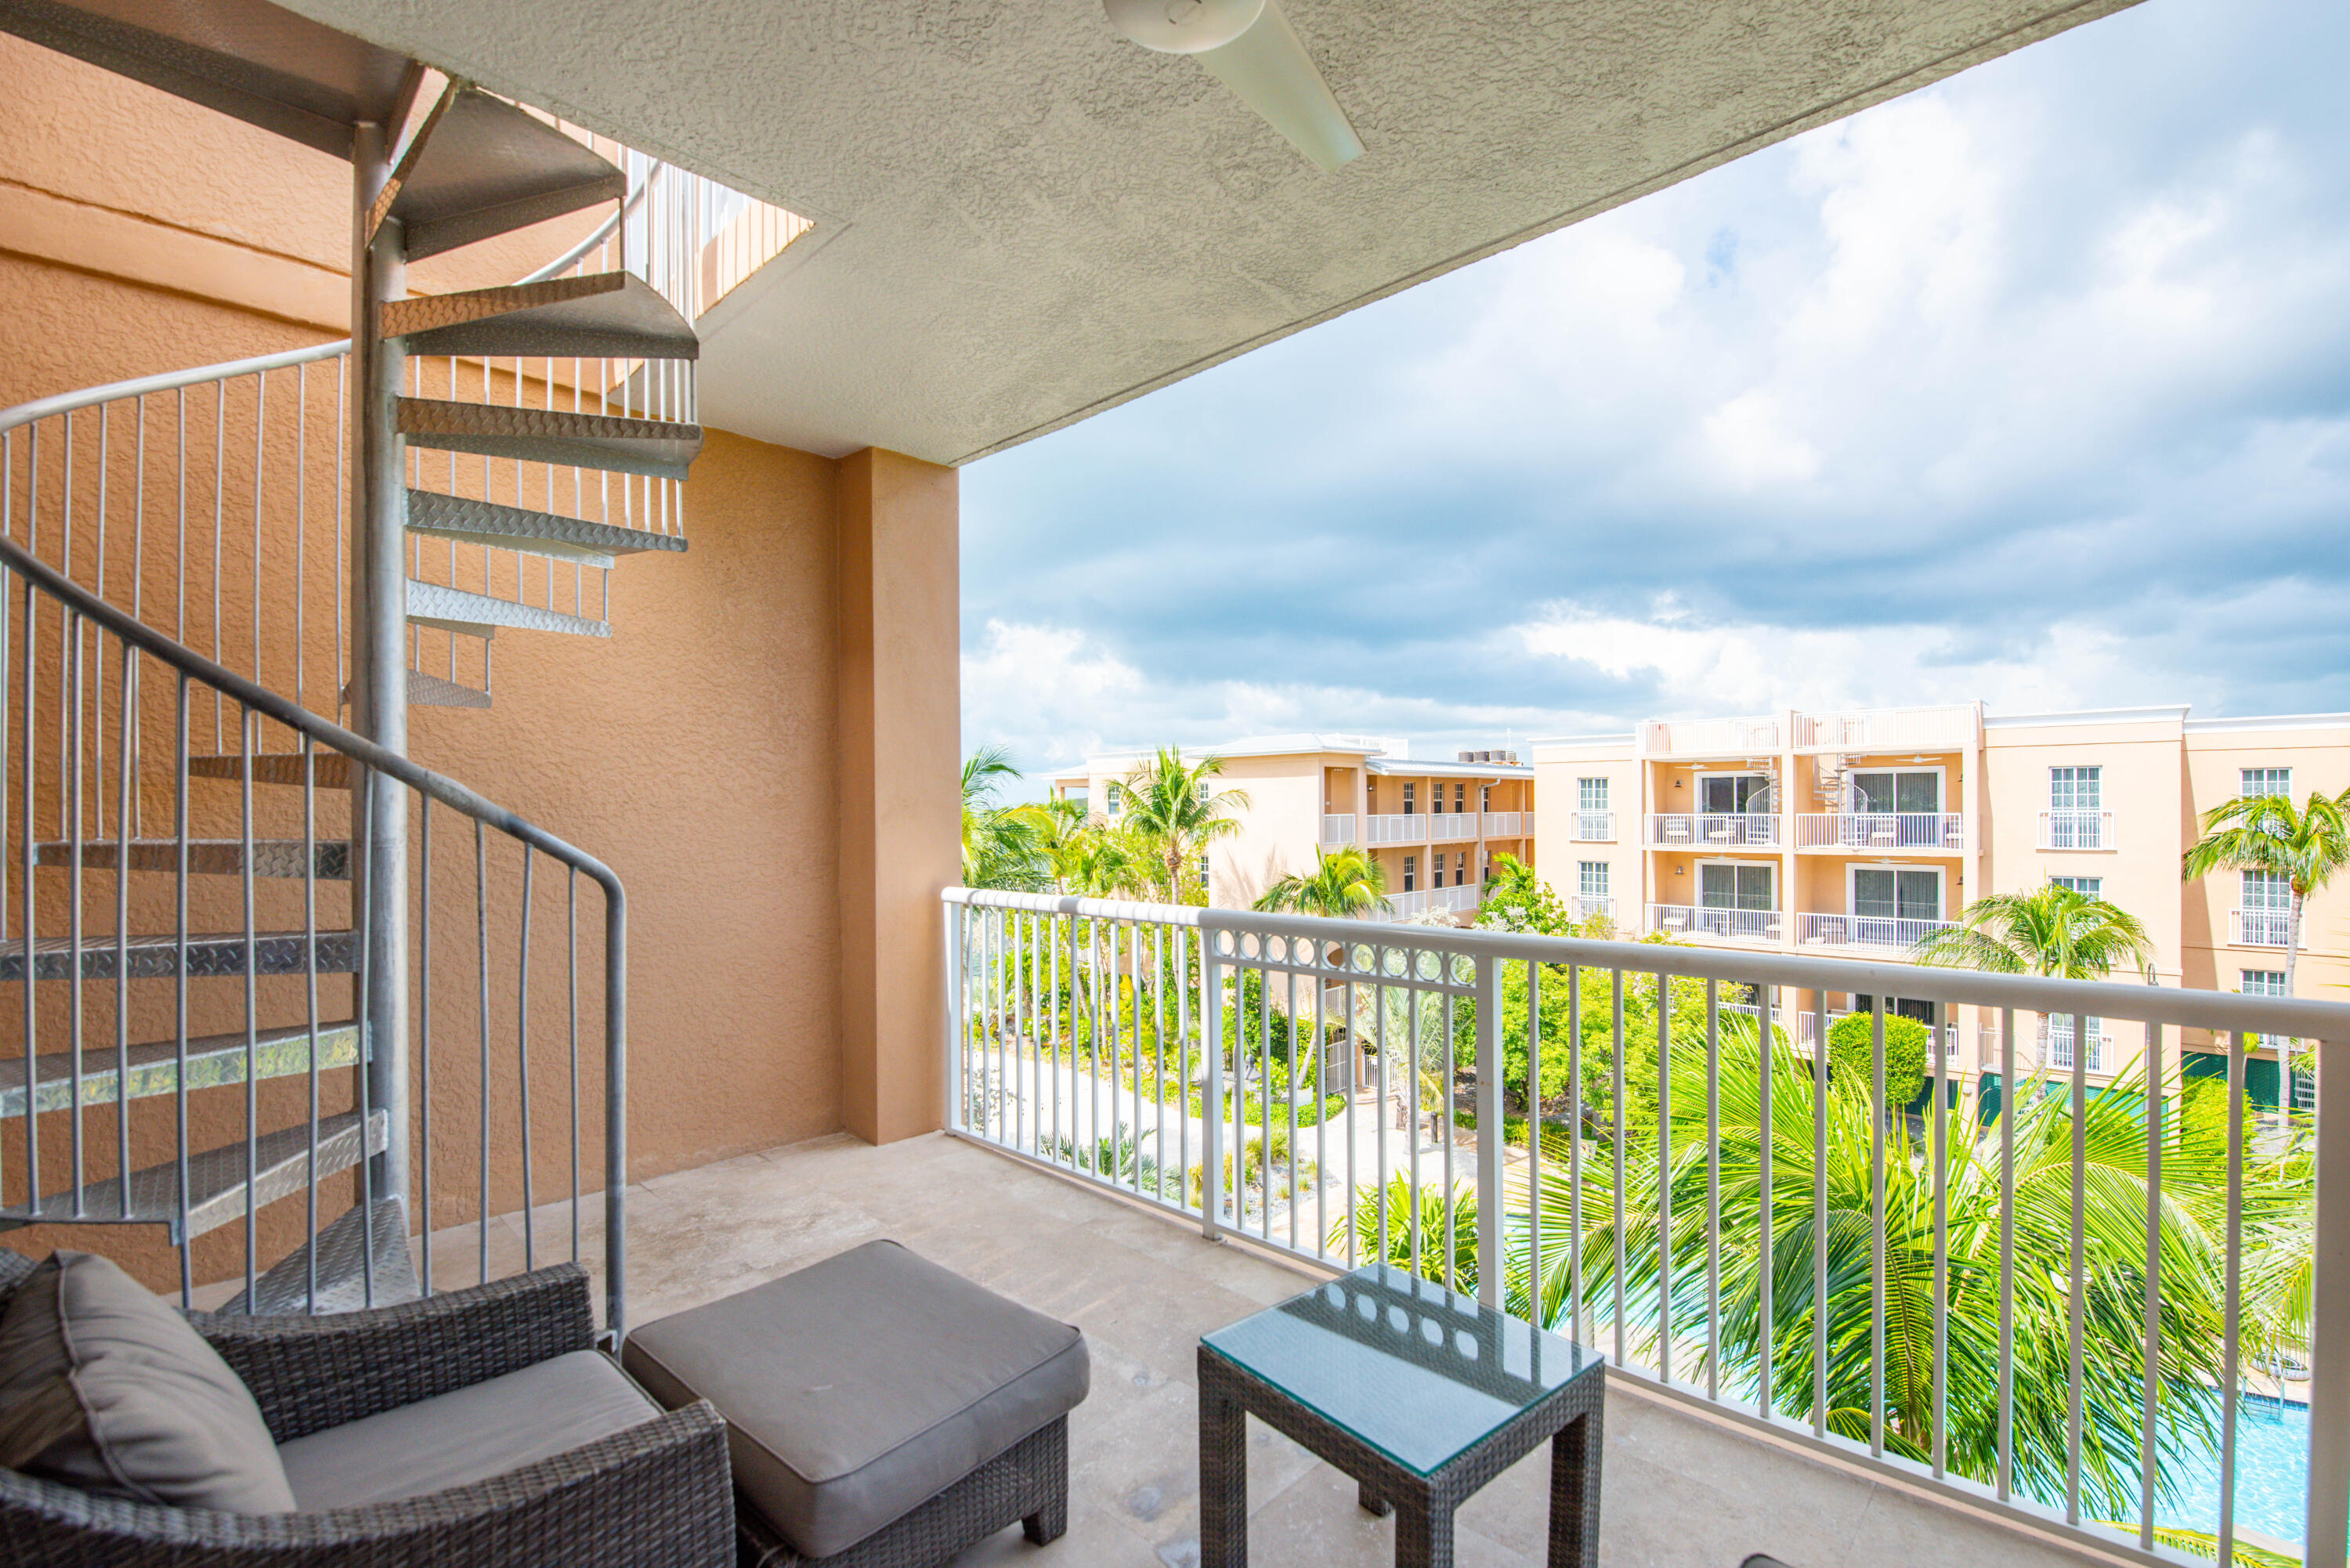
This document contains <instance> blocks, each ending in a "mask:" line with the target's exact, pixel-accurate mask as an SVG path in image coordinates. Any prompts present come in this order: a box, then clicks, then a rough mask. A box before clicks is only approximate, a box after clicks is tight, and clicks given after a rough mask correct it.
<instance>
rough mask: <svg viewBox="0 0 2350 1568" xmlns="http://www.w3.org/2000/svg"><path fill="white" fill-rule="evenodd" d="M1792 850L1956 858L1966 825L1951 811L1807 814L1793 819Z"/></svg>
mask: <svg viewBox="0 0 2350 1568" xmlns="http://www.w3.org/2000/svg"><path fill="white" fill-rule="evenodd" d="M1795 847H1796V848H1798V849H1809V850H1835V851H1842V852H1846V853H1849V854H1857V855H1881V854H1900V853H1903V852H1905V851H1907V852H1909V853H1913V854H1914V853H1924V854H1931V855H1957V854H1960V853H1962V852H1963V851H1964V850H1965V848H1966V822H1965V819H1964V818H1963V817H1961V816H1960V815H1959V814H1958V813H1957V812H1954V811H1939V812H1909V811H1903V812H1883V811H1872V812H1819V811H1807V812H1804V814H1803V815H1800V816H1798V817H1796V818H1795Z"/></svg>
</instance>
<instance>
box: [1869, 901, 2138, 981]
mask: <svg viewBox="0 0 2350 1568" xmlns="http://www.w3.org/2000/svg"><path fill="white" fill-rule="evenodd" d="M1909 956H1910V958H1911V960H1912V961H1914V962H1917V963H1921V964H1931V965H1934V966H1936V967H1938V968H1941V969H1980V970H1988V971H1991V972H1992V973H1995V974H2044V975H2053V976H2054V977H2056V978H2058V979H2062V980H2102V979H2104V978H2105V977H2106V976H2107V975H2109V974H2111V973H2112V972H2113V971H2115V970H2116V969H2117V968H2121V967H2123V966H2125V965H2126V966H2128V967H2129V968H2131V969H2136V968H2137V967H2138V966H2139V965H2141V964H2144V963H2147V961H2150V960H2152V958H2153V957H2154V942H2153V940H2152V939H2150V938H2148V937H2147V934H2146V928H2145V927H2144V926H2143V925H2140V924H2139V923H2138V920H2137V917H2136V916H2134V915H2131V914H2129V913H2128V912H2127V911H2126V910H2124V909H2119V908H2118V907H2116V906H2115V905H2112V904H2108V903H2106V901H2105V900H2104V899H2103V898H2090V897H2089V896H2088V895H2087V894H2085V893H2076V892H2074V890H2073V889H2072V888H2066V887H2064V886H2062V885H2060V884H2058V883H2055V882H2051V883H2049V884H2047V885H2046V886H2045V887H2042V888H2033V890H2032V891H2031V892H2029V893H1993V894H1991V896H1990V897H1989V898H1978V899H1976V900H1975V901H1974V902H1973V903H1971V904H1969V905H1968V906H1967V907H1966V908H1965V909H1961V910H1960V911H1959V919H1958V924H1956V925H1953V926H1944V927H1942V928H1940V929H1937V930H1931V931H1928V932H1927V933H1926V934H1925V935H1924V936H1922V937H1920V938H1918V940H1917V942H1916V943H1915V944H1914V945H1912V946H1911V948H1910V950H1909Z"/></svg>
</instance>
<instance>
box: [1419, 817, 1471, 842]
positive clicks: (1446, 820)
mask: <svg viewBox="0 0 2350 1568" xmlns="http://www.w3.org/2000/svg"><path fill="white" fill-rule="evenodd" d="M1476 836H1477V814H1476V813H1475V812H1473V811H1431V812H1430V813H1429V814H1428V841H1429V842H1430V844H1455V843H1458V842H1460V841H1461V840H1462V839H1465V838H1474V837H1476Z"/></svg>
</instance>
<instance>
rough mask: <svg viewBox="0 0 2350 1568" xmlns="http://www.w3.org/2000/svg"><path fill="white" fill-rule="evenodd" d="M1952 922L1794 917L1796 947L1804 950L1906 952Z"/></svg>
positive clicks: (1832, 916) (1864, 916) (1821, 916)
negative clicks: (1804, 948) (1831, 949)
mask: <svg viewBox="0 0 2350 1568" xmlns="http://www.w3.org/2000/svg"><path fill="white" fill-rule="evenodd" d="M1956 923H1957V922H1956V921H1953V920H1905V919H1898V918H1896V917H1894V916H1891V915H1797V916H1796V917H1795V944H1796V945H1797V946H1798V947H1806V948H1819V947H1827V948H1899V949H1908V947H1910V946H1911V945H1913V944H1914V943H1916V942H1917V941H1918V940H1919V939H1920V938H1922V937H1924V936H1925V935H1926V933H1927V932H1929V931H1939V930H1942V929H1946V928H1948V927H1950V926H1952V925H1955V924H1956Z"/></svg>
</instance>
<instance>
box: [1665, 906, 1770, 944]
mask: <svg viewBox="0 0 2350 1568" xmlns="http://www.w3.org/2000/svg"><path fill="white" fill-rule="evenodd" d="M1781 918H1782V917H1781V915H1780V912H1779V911H1778V910H1776V909H1707V908H1705V907H1704V906H1703V905H1700V904H1651V905H1649V906H1648V929H1650V930H1651V931H1661V932H1663V933H1664V934H1665V935H1666V936H1669V937H1733V938H1737V939H1739V940H1745V941H1766V942H1775V941H1777V940H1779V936H1780V932H1781V931H1782V929H1783V927H1782V926H1781V924H1780V920H1781Z"/></svg>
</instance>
